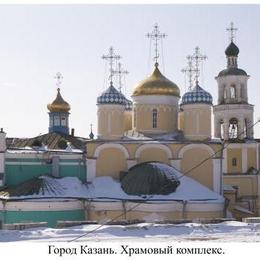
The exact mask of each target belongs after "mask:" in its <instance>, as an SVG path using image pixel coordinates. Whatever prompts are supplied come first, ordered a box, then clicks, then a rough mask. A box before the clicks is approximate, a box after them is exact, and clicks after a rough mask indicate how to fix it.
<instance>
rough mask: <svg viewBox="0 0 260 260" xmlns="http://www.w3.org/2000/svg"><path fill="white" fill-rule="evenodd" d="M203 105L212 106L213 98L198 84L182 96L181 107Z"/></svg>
mask: <svg viewBox="0 0 260 260" xmlns="http://www.w3.org/2000/svg"><path fill="white" fill-rule="evenodd" d="M194 103H203V104H209V105H212V96H211V94H210V93H209V92H207V91H206V90H204V89H203V88H202V87H200V86H199V85H198V84H197V85H196V86H195V87H194V88H193V89H192V90H191V91H188V92H186V93H185V94H184V95H183V96H182V100H181V105H186V104H194Z"/></svg>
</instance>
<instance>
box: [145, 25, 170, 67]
mask: <svg viewBox="0 0 260 260" xmlns="http://www.w3.org/2000/svg"><path fill="white" fill-rule="evenodd" d="M146 36H147V38H151V40H152V41H154V52H155V54H154V60H155V64H156V65H157V66H158V58H159V51H158V40H159V39H162V38H165V37H166V36H167V35H166V34H165V33H161V32H160V31H159V26H158V24H157V23H156V24H155V25H154V27H153V31H152V33H147V34H146Z"/></svg>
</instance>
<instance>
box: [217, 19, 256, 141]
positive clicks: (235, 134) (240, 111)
mask: <svg viewBox="0 0 260 260" xmlns="http://www.w3.org/2000/svg"><path fill="white" fill-rule="evenodd" d="M227 30H228V31H229V32H230V41H231V42H230V44H229V45H228V47H227V48H226V50H225V54H226V58H227V68H226V69H224V70H222V71H221V72H220V73H219V74H218V76H217V77H216V80H217V84H218V104H217V105H216V106H214V107H213V112H214V126H215V127H214V128H215V137H218V138H221V139H224V140H244V139H253V138H254V134H253V128H252V124H253V114H254V106H253V105H251V104H249V103H248V95H247V81H248V79H249V75H248V74H247V73H246V72H245V71H244V70H242V69H240V68H238V63H237V60H238V54H239V48H238V47H237V45H236V44H235V43H234V33H235V31H236V30H237V28H234V25H233V23H231V26H230V28H227Z"/></svg>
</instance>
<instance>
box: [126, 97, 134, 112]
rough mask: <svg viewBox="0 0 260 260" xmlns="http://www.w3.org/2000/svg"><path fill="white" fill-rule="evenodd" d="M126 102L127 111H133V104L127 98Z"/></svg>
mask: <svg viewBox="0 0 260 260" xmlns="http://www.w3.org/2000/svg"><path fill="white" fill-rule="evenodd" d="M125 102H126V104H125V110H128V111H131V110H132V108H133V102H132V101H131V100H129V99H127V98H126V99H125Z"/></svg>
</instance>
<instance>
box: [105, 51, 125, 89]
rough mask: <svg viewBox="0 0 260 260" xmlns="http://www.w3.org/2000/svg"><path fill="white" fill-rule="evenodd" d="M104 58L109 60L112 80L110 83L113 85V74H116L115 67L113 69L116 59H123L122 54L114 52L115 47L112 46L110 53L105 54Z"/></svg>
mask: <svg viewBox="0 0 260 260" xmlns="http://www.w3.org/2000/svg"><path fill="white" fill-rule="evenodd" d="M102 59H104V60H108V61H109V80H110V85H112V84H113V76H114V69H113V66H114V61H115V60H119V59H121V56H120V55H116V54H115V53H114V49H113V47H110V48H109V53H108V54H107V55H103V56H102Z"/></svg>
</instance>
